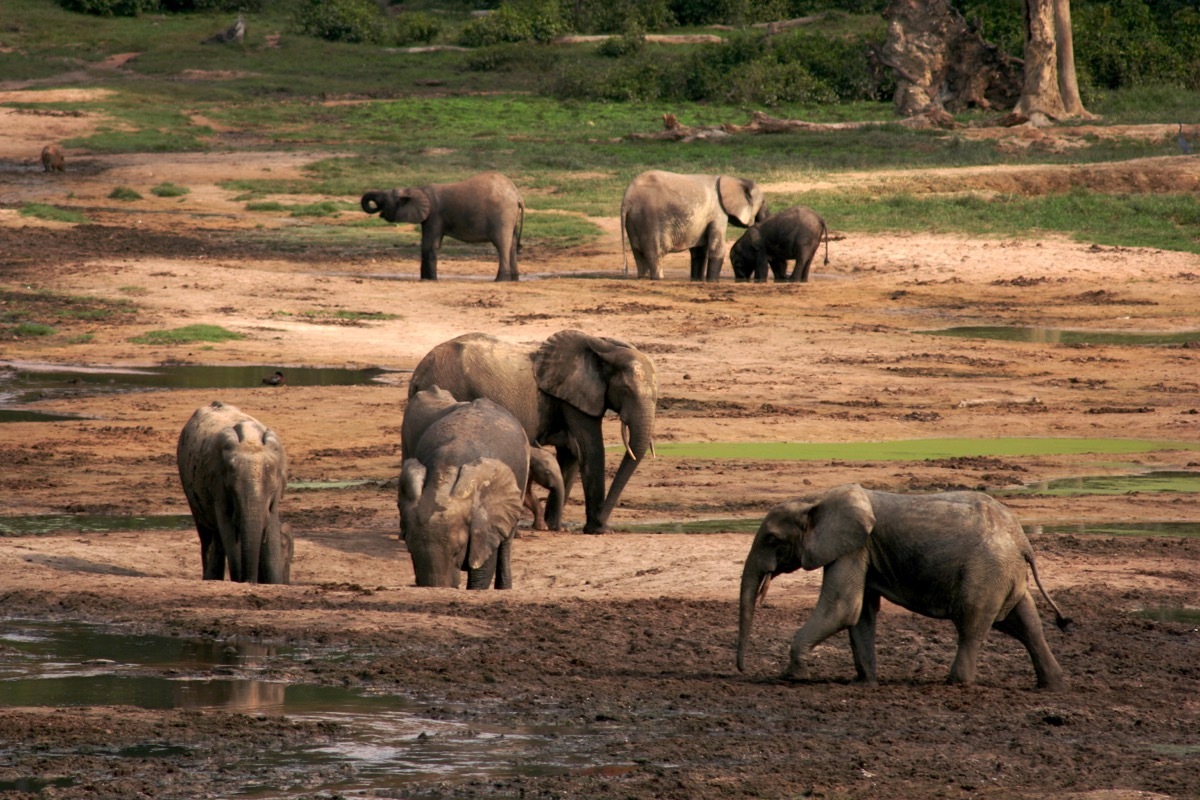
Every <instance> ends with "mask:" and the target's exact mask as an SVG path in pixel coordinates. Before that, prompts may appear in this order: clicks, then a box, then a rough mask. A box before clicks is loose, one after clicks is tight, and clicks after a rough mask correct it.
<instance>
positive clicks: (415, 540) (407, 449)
mask: <svg viewBox="0 0 1200 800" xmlns="http://www.w3.org/2000/svg"><path fill="white" fill-rule="evenodd" d="M447 397H448V394H447V393H446V392H441V391H440V390H438V389H436V388H434V389H429V390H426V391H423V392H419V393H417V394H416V395H415V396H414V397H413V398H412V400H411V401H410V402H409V404H408V406H407V407H406V408H405V414H404V422H403V424H402V427H401V430H402V433H401V436H402V438H403V437H405V436H406V435H407V436H408V437H409V438H408V440H407V443H402V449H404V461H403V463H402V465H401V467H400V489H399V497H398V499H397V504H398V505H399V508H400V530H401V535H402V536H403V538H404V543H405V545H406V546H407V547H408V553H409V556H410V557H411V558H412V564H413V572H414V573H415V574H416V578H417V585H418V586H442V587H451V588H458V582H459V577H460V572H462V571H464V570H465V571H466V572H467V576H468V577H467V588H468V589H486V588H488V586H489V584H491V583H492V582H493V580H494V582H495V586H496V588H497V589H509V588H512V566H511V555H510V551H511V549H512V537H513V533H514V532H515V531H516V527H517V522H518V521H519V520H520V517H521V508H522V500H523V498H524V496H525V485H526V483H527V482H528V480H529V441H528V439H527V438H526V436H525V429H524V428H522V427H521V423H519V422H518V421H517V420H516V418H514V417H513V415H512V414H510V413H508V411H506V410H505V409H504V408H502V407H501V406H499V405H497V404H496V403H493V402H492V401H491V400H487V399H479V400H473V401H471V402H464V403H460V402H456V401H454V400H453V399H452V398H451V399H450V402H449V404H446V403H445V402H444V400H445V399H446V398H447ZM435 404H436V405H438V406H440V408H438V409H437V410H436V412H435V413H429V408H428V407H429V406H431V405H435ZM423 406H424V407H423Z"/></svg>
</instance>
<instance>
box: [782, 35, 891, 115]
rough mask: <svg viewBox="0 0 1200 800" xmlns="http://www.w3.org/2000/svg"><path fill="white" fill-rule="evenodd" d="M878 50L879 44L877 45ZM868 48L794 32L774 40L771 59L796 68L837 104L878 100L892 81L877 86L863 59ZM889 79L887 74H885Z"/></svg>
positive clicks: (860, 43)
mask: <svg viewBox="0 0 1200 800" xmlns="http://www.w3.org/2000/svg"><path fill="white" fill-rule="evenodd" d="M876 44H878V45H879V46H882V44H883V41H882V40H880V41H879V42H877V43H876ZM869 47H870V45H869V44H868V43H867V42H864V41H861V40H859V39H831V38H829V37H826V36H817V35H814V34H811V33H804V32H799V31H798V32H795V33H790V34H785V35H782V36H776V37H775V38H774V39H773V40H772V41H771V55H772V56H773V57H774V58H775V60H776V61H778V62H779V63H781V64H799V65H800V66H802V67H804V69H805V70H807V71H808V72H809V73H810V74H811V75H812V77H813V78H816V79H817V80H818V81H820V82H821V83H822V84H824V85H825V86H826V87H828V88H829V89H831V90H832V91H833V92H834V94H836V95H837V98H838V99H839V100H878V99H880V98H881V97H883V96H887V95H890V94H891V93H892V89H891V88H890V87H894V85H895V79H894V78H891V80H889V81H888V82H887V84H888V85H886V86H881V85H880V83H881V77H880V76H877V75H876V74H875V72H874V70H873V69H872V66H871V61H870V59H869V58H868V56H867V51H868V49H869ZM887 73H888V75H889V76H890V74H891V70H888V71H887Z"/></svg>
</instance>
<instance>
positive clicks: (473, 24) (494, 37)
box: [459, 0, 566, 47]
mask: <svg viewBox="0 0 1200 800" xmlns="http://www.w3.org/2000/svg"><path fill="white" fill-rule="evenodd" d="M565 28H566V26H565V24H564V23H563V19H562V15H561V14H560V13H559V8H558V2H557V0H518V1H517V2H512V3H505V4H504V5H502V6H501V7H500V8H498V9H496V10H495V11H493V12H492V13H491V14H488V15H487V16H486V17H480V18H479V19H475V20H472V21H470V22H468V23H467V24H466V26H465V27H464V28H463V30H462V34H461V35H460V36H459V43H460V44H462V45H463V46H465V47H486V46H488V45H495V44H503V43H504V42H530V41H532V42H543V43H545V42H549V41H550V40H551V39H553V38H554V37H555V36H558V35H559V34H560V33H562V32H563V31H564V30H565Z"/></svg>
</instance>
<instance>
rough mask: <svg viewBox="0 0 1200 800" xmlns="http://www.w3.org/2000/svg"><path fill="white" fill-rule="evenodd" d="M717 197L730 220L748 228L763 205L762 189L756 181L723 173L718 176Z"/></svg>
mask: <svg viewBox="0 0 1200 800" xmlns="http://www.w3.org/2000/svg"><path fill="white" fill-rule="evenodd" d="M717 199H718V200H719V201H720V203H721V210H722V211H724V212H725V214H726V216H728V217H729V221H730V222H732V223H733V224H734V225H740V226H741V227H743V228H748V227H750V225H751V224H753V223H754V216H755V215H756V214H757V213H758V209H759V207H761V206H762V190H761V189H759V188H758V184H756V183H754V181H744V180H742V179H740V178H731V177H729V176H728V175H721V176H720V177H718V178H717ZM756 200H757V202H756Z"/></svg>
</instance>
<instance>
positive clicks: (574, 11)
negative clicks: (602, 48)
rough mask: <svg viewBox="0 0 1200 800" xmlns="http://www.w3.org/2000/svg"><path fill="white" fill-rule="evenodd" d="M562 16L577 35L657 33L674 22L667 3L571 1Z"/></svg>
mask: <svg viewBox="0 0 1200 800" xmlns="http://www.w3.org/2000/svg"><path fill="white" fill-rule="evenodd" d="M563 7H564V9H563V14H564V15H565V16H566V22H567V23H568V24H569V25H570V27H571V28H573V29H574V30H576V31H578V32H580V33H632V32H635V31H657V30H663V29H664V28H669V27H670V26H671V25H673V24H674V23H675V17H674V15H672V14H671V9H670V5H669V3H668V2H667V0H573V2H571V3H563Z"/></svg>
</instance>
